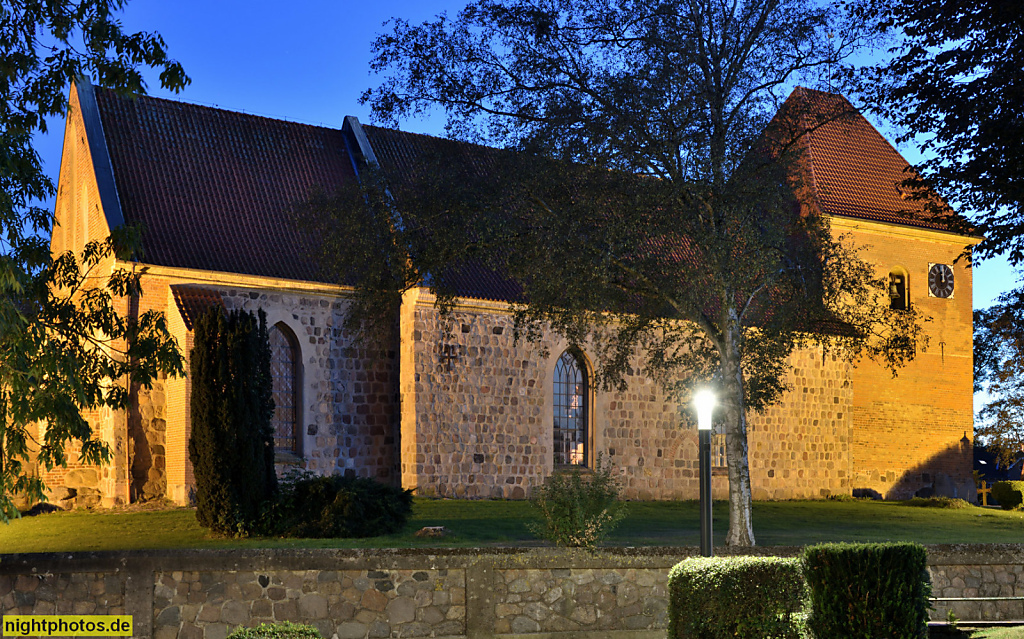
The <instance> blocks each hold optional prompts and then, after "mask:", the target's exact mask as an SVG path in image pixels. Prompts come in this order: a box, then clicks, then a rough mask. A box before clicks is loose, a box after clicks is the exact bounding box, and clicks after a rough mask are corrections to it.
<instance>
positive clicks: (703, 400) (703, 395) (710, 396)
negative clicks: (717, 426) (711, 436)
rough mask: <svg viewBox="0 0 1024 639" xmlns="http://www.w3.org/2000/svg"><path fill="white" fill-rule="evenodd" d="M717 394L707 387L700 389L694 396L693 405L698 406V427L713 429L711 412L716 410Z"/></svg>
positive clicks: (699, 428)
mask: <svg viewBox="0 0 1024 639" xmlns="http://www.w3.org/2000/svg"><path fill="white" fill-rule="evenodd" d="M715 403H716V400H715V394H714V393H713V392H711V391H709V390H707V389H705V390H702V391H698V392H697V394H695V395H694V396H693V405H694V407H696V408H697V429H698V430H711V413H712V412H713V411H714V410H715Z"/></svg>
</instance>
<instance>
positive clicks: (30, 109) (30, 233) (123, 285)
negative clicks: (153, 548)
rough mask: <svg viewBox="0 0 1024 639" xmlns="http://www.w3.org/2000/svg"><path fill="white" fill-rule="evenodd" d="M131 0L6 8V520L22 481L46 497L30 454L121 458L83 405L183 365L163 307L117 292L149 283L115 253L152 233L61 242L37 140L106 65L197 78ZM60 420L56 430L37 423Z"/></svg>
mask: <svg viewBox="0 0 1024 639" xmlns="http://www.w3.org/2000/svg"><path fill="white" fill-rule="evenodd" d="M124 5H125V2H124V0H82V1H80V2H14V3H5V4H4V5H3V7H2V8H0V44H2V49H3V51H4V55H3V60H4V62H3V66H4V73H3V79H2V81H0V131H2V134H0V155H2V156H3V158H4V161H3V162H2V163H0V192H2V194H3V195H2V197H0V521H4V522H6V521H8V518H9V517H12V516H16V515H17V510H16V509H15V507H14V504H13V502H12V500H11V498H12V496H13V495H14V494H15V493H22V494H23V495H25V496H27V497H28V498H29V499H32V500H37V499H41V498H42V497H43V490H44V486H43V484H42V482H41V481H40V480H39V479H38V476H36V475H34V474H33V473H32V472H30V468H31V465H30V464H29V459H30V458H31V456H32V455H34V452H33V451H34V450H36V449H38V457H37V458H36V461H35V462H33V463H38V465H39V466H41V467H42V468H45V469H50V468H52V467H53V466H60V465H64V464H66V463H67V461H68V460H67V454H66V451H67V448H68V447H69V446H72V445H73V444H74V445H77V446H78V447H79V450H80V453H79V456H80V459H81V461H82V462H84V463H100V462H103V461H105V460H107V459H109V457H110V450H109V448H108V446H107V445H106V444H105V443H104V442H102V441H100V440H99V439H97V438H95V437H93V433H92V429H91V427H90V426H89V424H88V422H87V421H86V420H85V419H83V418H82V416H81V414H82V412H83V411H92V410H97V409H101V408H110V409H114V410H117V409H123V408H125V407H126V406H127V402H128V393H127V392H126V391H125V390H124V389H123V388H121V387H119V386H118V382H119V381H121V380H123V379H125V378H126V377H128V376H130V377H131V379H132V381H133V382H139V383H141V384H143V385H148V384H149V383H150V382H151V381H152V380H153V379H154V378H155V377H156V376H157V375H159V374H161V373H167V374H179V373H181V371H182V359H181V355H180V354H179V353H178V352H177V350H176V349H175V345H174V342H173V340H172V339H171V337H170V335H169V334H168V333H167V329H166V326H165V324H164V320H163V318H162V317H161V316H160V315H159V314H158V313H152V312H147V313H143V314H141V315H140V316H139V317H137V318H121V317H118V316H117V315H116V313H115V312H114V308H115V300H117V299H118V298H121V297H130V296H137V295H140V294H141V291H140V290H139V276H140V275H141V274H140V273H137V272H136V273H129V272H126V271H124V270H122V269H114V271H113V273H111V274H110V275H109V277H108V276H105V275H104V276H100V275H99V274H100V273H104V269H105V268H106V267H107V266H108V265H109V264H110V263H111V262H112V261H113V258H114V257H117V258H119V259H128V258H129V257H130V256H131V255H132V254H133V253H136V252H137V249H138V246H139V243H138V234H137V232H135V231H133V230H131V229H116V230H114V231H113V235H112V237H111V238H108V239H106V240H102V241H96V242H93V243H90V244H89V245H87V246H85V247H84V250H83V251H82V252H81V253H80V254H79V255H74V254H72V253H65V254H63V255H55V256H51V255H50V250H49V245H48V242H47V240H46V238H45V235H46V234H47V233H49V231H50V229H51V228H52V226H53V217H52V213H51V212H50V211H49V210H47V209H46V208H43V207H42V206H41V205H40V203H41V202H42V201H43V200H45V199H46V198H47V197H49V196H51V195H53V193H54V187H53V183H52V181H51V180H50V179H49V178H48V177H47V176H46V175H45V174H44V173H43V169H42V165H41V164H40V159H39V156H38V154H37V153H36V152H35V150H34V148H33V147H32V137H33V135H35V134H37V133H41V132H45V131H46V126H47V120H46V118H48V117H51V116H55V115H60V114H62V113H64V110H65V108H66V106H67V99H66V94H65V93H64V90H65V87H66V86H67V84H68V82H69V81H70V80H72V79H73V78H75V77H77V76H79V75H95V76H96V77H97V78H98V80H99V82H100V83H101V84H103V85H105V86H108V87H111V88H114V89H118V90H121V91H130V92H141V91H143V90H144V89H145V83H144V82H143V80H142V76H141V73H140V71H139V68H140V67H143V66H148V67H154V68H158V69H161V73H160V82H161V85H163V86H164V87H167V88H170V89H172V90H175V91H177V90H180V89H181V88H183V87H184V86H185V85H186V84H187V83H188V78H187V77H186V76H185V73H184V71H183V70H182V68H181V66H180V65H179V64H178V63H177V62H175V61H174V60H172V59H170V58H169V57H168V56H167V52H166V49H165V45H164V42H163V40H162V39H161V38H160V36H159V35H158V34H154V33H126V32H125V31H124V30H123V29H122V26H121V24H120V22H119V21H118V20H117V17H116V15H115V14H116V12H117V11H119V10H120V9H121V8H123V7H124ZM44 421H45V423H46V429H45V435H44V436H43V439H42V441H37V440H36V439H35V438H34V436H33V432H32V429H31V428H30V424H33V423H39V422H44Z"/></svg>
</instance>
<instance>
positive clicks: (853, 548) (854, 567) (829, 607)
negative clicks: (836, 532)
mask: <svg viewBox="0 0 1024 639" xmlns="http://www.w3.org/2000/svg"><path fill="white" fill-rule="evenodd" d="M927 563H928V555H927V553H926V552H925V549H924V546H922V545H920V544H914V543H889V544H821V545H818V546H809V547H808V548H805V549H804V554H803V572H804V578H805V579H806V580H807V586H808V589H809V591H810V611H809V616H808V619H807V626H808V627H809V628H810V630H811V631H812V632H813V633H814V635H815V636H817V637H828V639H878V638H879V637H886V638H887V639H924V638H925V637H927V636H928V597H929V596H930V595H931V582H930V580H929V577H928V571H927Z"/></svg>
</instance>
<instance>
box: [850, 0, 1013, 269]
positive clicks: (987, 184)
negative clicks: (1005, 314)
mask: <svg viewBox="0 0 1024 639" xmlns="http://www.w3.org/2000/svg"><path fill="white" fill-rule="evenodd" d="M858 4H859V9H860V11H862V12H863V14H864V15H865V16H866V17H868V18H869V19H872V20H876V21H877V25H878V26H879V28H880V29H881V30H884V31H890V32H892V33H893V34H894V35H895V36H896V37H898V38H899V39H898V40H897V41H896V44H895V46H894V47H893V48H892V49H891V50H890V52H891V53H892V57H891V58H890V59H889V60H886V61H885V62H884V63H882V64H879V65H876V66H875V67H874V68H872V69H871V70H870V72H869V73H868V75H867V76H865V77H864V80H865V81H864V82H863V83H862V85H861V89H862V91H863V93H864V95H865V96H866V98H867V100H868V102H869V103H870V104H871V105H872V107H873V108H874V109H875V110H877V111H878V112H879V113H881V114H882V115H884V116H885V117H887V118H888V119H889V120H890V121H892V122H894V123H896V124H897V125H899V126H900V127H902V128H903V130H904V134H903V135H902V136H901V138H900V141H905V140H909V139H920V140H921V142H922V144H923V147H922V150H923V151H924V152H925V153H926V154H927V155H929V156H930V159H929V160H927V161H926V162H925V163H924V165H923V166H922V167H919V168H921V169H922V179H914V180H910V184H911V185H915V184H917V185H923V184H925V183H927V184H930V185H931V186H933V187H934V188H936V189H937V190H938V191H939V192H940V193H941V194H942V195H944V196H945V197H946V198H947V199H948V200H950V201H952V202H954V203H956V204H957V205H958V206H959V207H960V208H961V209H963V210H969V211H973V212H974V213H975V214H976V216H977V217H976V220H975V222H976V223H977V225H978V228H977V231H979V232H980V234H983V235H984V236H985V240H984V241H983V242H982V243H981V244H979V245H978V246H977V247H976V249H975V256H976V257H980V258H982V259H984V258H987V257H991V256H994V255H1000V254H1004V253H1005V254H1007V256H1008V257H1009V259H1010V263H1011V264H1013V265H1018V264H1020V263H1021V262H1022V261H1024V208H1022V205H1024V147H1022V145H1021V144H1020V140H1021V139H1024V117H1022V114H1024V77H1022V75H1021V71H1020V61H1021V59H1024V13H1022V12H1021V8H1020V6H1019V5H1018V4H1017V3H1015V2H1006V1H1005V0H895V1H893V0H859V3H858ZM917 136H920V137H919V138H918V137H917ZM936 213H940V214H941V211H936Z"/></svg>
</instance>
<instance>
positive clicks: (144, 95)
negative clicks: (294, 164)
mask: <svg viewBox="0 0 1024 639" xmlns="http://www.w3.org/2000/svg"><path fill="white" fill-rule="evenodd" d="M94 89H95V90H96V91H103V92H104V93H107V94H108V95H111V96H113V97H114V98H116V99H118V100H123V99H127V100H146V101H153V102H164V103H167V104H174V105H179V106H188V107H194V108H197V109H203V110H206V111H216V112H220V113H228V114H231V115H234V116H239V115H240V116H244V117H246V118H251V119H255V120H269V121H271V122H285V123H287V124H295V125H298V126H302V127H309V128H311V129H323V130H325V131H339V132H340V131H341V127H340V126H338V127H333V126H324V125H323V124H311V123H309V122H302V121H299V120H291V119H288V118H287V117H284V116H270V115H260V114H259V113H250V112H247V111H237V110H234V109H227V108H224V107H221V106H213V105H210V104H203V103H201V102H188V101H186V100H174V99H172V98H164V97H160V96H156V95H150V94H148V93H133V94H130V95H125V94H121V93H118V92H117V91H114V90H113V89H108V88H106V87H100V86H94ZM342 119H343V120H344V116H343V118H342Z"/></svg>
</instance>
